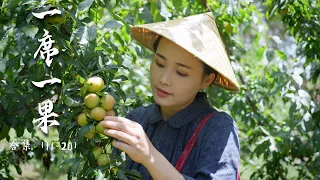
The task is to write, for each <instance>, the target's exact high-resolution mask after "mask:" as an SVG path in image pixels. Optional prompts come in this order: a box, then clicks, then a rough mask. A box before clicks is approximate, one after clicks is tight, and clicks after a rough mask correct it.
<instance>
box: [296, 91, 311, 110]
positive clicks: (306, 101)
mask: <svg viewBox="0 0 320 180" xmlns="http://www.w3.org/2000/svg"><path fill="white" fill-rule="evenodd" d="M298 94H299V97H300V102H301V103H302V104H303V105H305V106H306V107H309V106H310V102H311V96H310V95H309V93H308V92H307V91H305V90H303V89H300V90H299V91H298Z"/></svg>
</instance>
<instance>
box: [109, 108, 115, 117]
mask: <svg viewBox="0 0 320 180" xmlns="http://www.w3.org/2000/svg"><path fill="white" fill-rule="evenodd" d="M107 116H116V112H114V110H113V109H111V110H109V111H107Z"/></svg>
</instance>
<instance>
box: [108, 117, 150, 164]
mask: <svg viewBox="0 0 320 180" xmlns="http://www.w3.org/2000/svg"><path fill="white" fill-rule="evenodd" d="M102 125H103V126H104V127H105V128H106V129H105V131H104V133H105V135H107V136H111V137H114V138H115V139H118V140H119V141H116V140H114V141H113V142H112V145H113V146H114V147H116V148H118V149H120V150H122V151H124V152H126V153H127V154H128V155H129V156H130V158H131V159H132V160H133V161H135V162H137V163H141V164H146V163H150V162H154V153H155V152H156V151H155V148H154V146H153V145H152V143H151V142H150V140H149V138H148V136H147V134H146V133H145V132H144V130H143V128H142V126H141V125H140V124H139V123H137V122H134V121H131V120H129V119H126V118H124V117H116V116H106V117H105V118H104V121H103V123H102Z"/></svg>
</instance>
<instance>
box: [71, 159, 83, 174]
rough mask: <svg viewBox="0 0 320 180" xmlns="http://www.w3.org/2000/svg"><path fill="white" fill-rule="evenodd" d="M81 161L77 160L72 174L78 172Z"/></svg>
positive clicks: (72, 168)
mask: <svg viewBox="0 0 320 180" xmlns="http://www.w3.org/2000/svg"><path fill="white" fill-rule="evenodd" d="M80 162H81V161H80V160H77V161H76V162H75V163H74V164H73V165H72V167H71V170H72V172H77V169H78V168H79V164H80Z"/></svg>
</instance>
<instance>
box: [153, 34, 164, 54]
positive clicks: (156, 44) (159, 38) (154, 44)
mask: <svg viewBox="0 0 320 180" xmlns="http://www.w3.org/2000/svg"><path fill="white" fill-rule="evenodd" d="M161 38H162V36H160V35H159V36H158V37H157V39H156V40H155V41H154V43H153V51H154V52H156V51H157V48H158V45H159V42H160V40H161Z"/></svg>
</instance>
